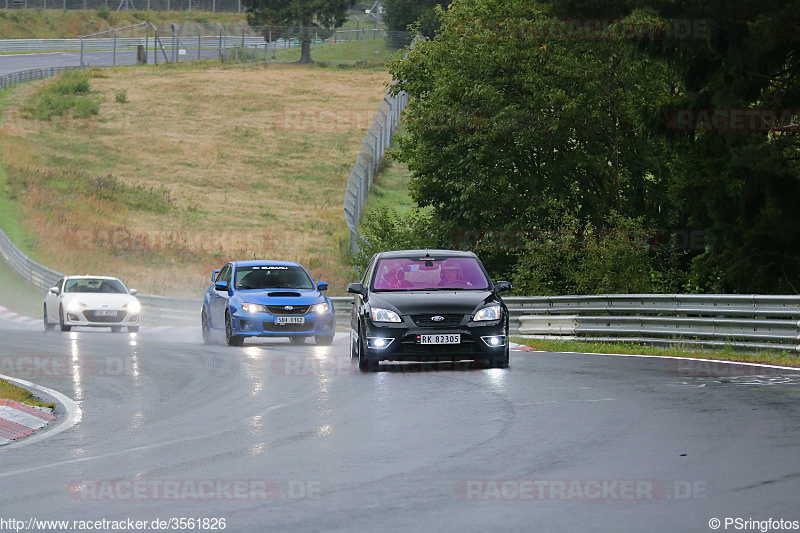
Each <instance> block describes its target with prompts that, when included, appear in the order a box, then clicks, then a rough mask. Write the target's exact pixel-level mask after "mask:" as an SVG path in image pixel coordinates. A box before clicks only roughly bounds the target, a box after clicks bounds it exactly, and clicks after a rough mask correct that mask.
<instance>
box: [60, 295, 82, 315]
mask: <svg viewBox="0 0 800 533" xmlns="http://www.w3.org/2000/svg"><path fill="white" fill-rule="evenodd" d="M82 307H83V304H82V303H81V301H80V300H78V299H76V298H70V299H69V300H67V301H66V302H64V309H65V310H66V311H67V313H73V314H74V313H80V312H81V308H82Z"/></svg>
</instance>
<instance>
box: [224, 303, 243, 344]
mask: <svg viewBox="0 0 800 533" xmlns="http://www.w3.org/2000/svg"><path fill="white" fill-rule="evenodd" d="M225 344H227V345H228V346H241V345H242V344H244V337H242V336H241V335H234V334H233V325H231V313H230V311H226V312H225Z"/></svg>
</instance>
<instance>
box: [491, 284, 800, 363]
mask: <svg viewBox="0 0 800 533" xmlns="http://www.w3.org/2000/svg"><path fill="white" fill-rule="evenodd" d="M507 301H508V302H509V305H510V306H514V305H515V304H516V308H515V313H516V314H517V316H518V318H517V320H518V321H519V327H518V331H519V333H520V334H523V335H533V336H545V337H556V338H569V339H575V340H585V341H593V342H594V341H596V342H634V343H645V344H653V345H675V344H683V345H693V346H699V347H704V348H721V347H731V348H734V349H739V350H745V351H756V350H778V351H787V352H790V353H794V354H796V353H798V352H800V296H795V295H760V294H746V295H738V294H732V295H699V294H612V295H594V296H542V297H532V298H524V299H522V300H521V301H519V300H518V301H516V302H514V298H508V299H507Z"/></svg>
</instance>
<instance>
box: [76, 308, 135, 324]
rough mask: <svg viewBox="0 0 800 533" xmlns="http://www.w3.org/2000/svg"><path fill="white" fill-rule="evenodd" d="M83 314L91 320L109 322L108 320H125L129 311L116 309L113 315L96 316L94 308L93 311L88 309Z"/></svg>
mask: <svg viewBox="0 0 800 533" xmlns="http://www.w3.org/2000/svg"><path fill="white" fill-rule="evenodd" d="M83 316H84V317H85V318H86V320H88V321H89V322H102V323H108V322H122V321H123V320H125V317H126V316H127V313H126V312H125V311H115V312H114V315H112V316H94V310H91V311H90V310H87V311H84V312H83Z"/></svg>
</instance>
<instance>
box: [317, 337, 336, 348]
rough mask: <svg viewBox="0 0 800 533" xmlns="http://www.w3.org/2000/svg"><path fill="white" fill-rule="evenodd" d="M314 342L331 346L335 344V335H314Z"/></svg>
mask: <svg viewBox="0 0 800 533" xmlns="http://www.w3.org/2000/svg"><path fill="white" fill-rule="evenodd" d="M314 342H316V343H317V344H319V345H320V346H330V345H331V344H333V336H332V335H317V336H316V337H314Z"/></svg>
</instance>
